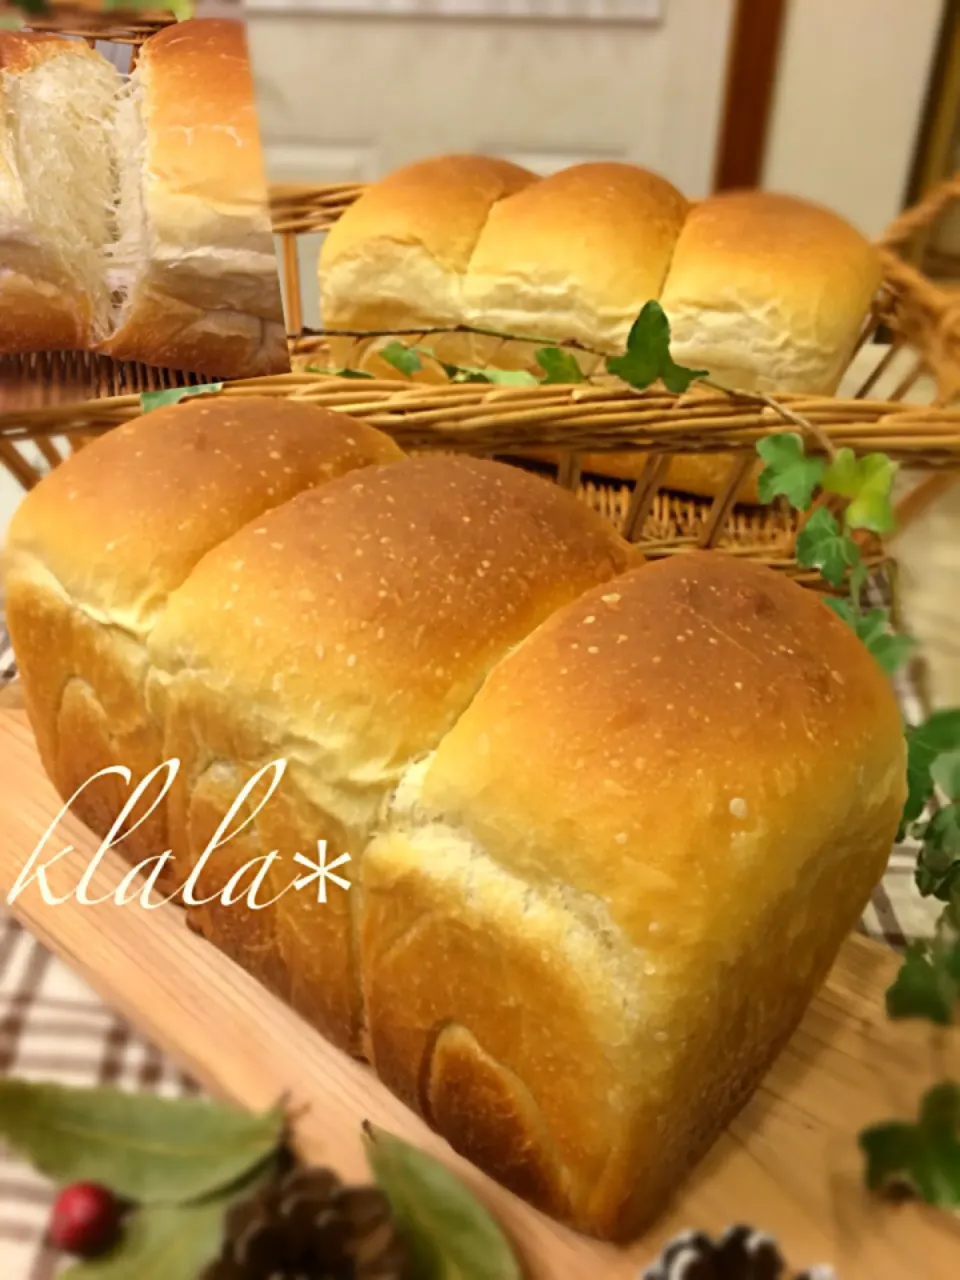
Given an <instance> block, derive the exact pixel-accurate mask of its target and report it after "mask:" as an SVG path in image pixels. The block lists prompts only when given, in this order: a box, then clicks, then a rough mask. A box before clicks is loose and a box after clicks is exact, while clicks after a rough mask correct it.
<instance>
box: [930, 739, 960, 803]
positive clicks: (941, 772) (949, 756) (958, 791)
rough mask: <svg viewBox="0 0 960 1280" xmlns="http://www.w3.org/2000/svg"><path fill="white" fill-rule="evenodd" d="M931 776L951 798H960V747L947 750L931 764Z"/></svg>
mask: <svg viewBox="0 0 960 1280" xmlns="http://www.w3.org/2000/svg"><path fill="white" fill-rule="evenodd" d="M930 776H931V777H932V778H933V781H934V783H935V785H936V786H938V787H939V788H940V790H941V791H942V792H943V794H944V795H945V796H947V798H948V799H950V800H960V749H958V750H957V751H946V752H944V754H943V755H942V756H938V757H937V759H936V760H935V761H934V762H933V764H932V765H931V766H930Z"/></svg>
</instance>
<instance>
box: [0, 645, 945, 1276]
mask: <svg viewBox="0 0 960 1280" xmlns="http://www.w3.org/2000/svg"><path fill="white" fill-rule="evenodd" d="M15 674H16V673H15V668H14V661H13V653H12V650H11V649H10V645H9V641H8V637H7V634H6V631H5V630H4V629H3V627H2V624H0V684H4V683H7V682H9V681H10V680H12V679H14V678H15ZM900 696H901V701H902V703H903V707H904V712H905V714H906V715H907V717H908V718H909V719H911V720H912V721H916V720H917V719H919V718H920V709H919V706H918V703H917V700H916V695H915V693H914V691H913V690H912V688H910V687H909V685H906V684H905V685H904V687H903V688H902V689H901V690H900ZM915 858H916V852H915V850H914V849H913V848H911V847H909V846H900V847H898V848H896V849H894V850H893V853H892V856H891V859H890V865H889V868H888V871H887V874H886V876H885V878H884V880H883V883H882V884H880V885H879V886H878V887H877V890H876V892H875V893H874V895H873V900H872V901H871V903H870V905H869V907H868V908H867V911H866V913H865V915H864V918H863V924H862V927H863V930H864V932H865V933H868V934H869V935H871V936H872V937H874V938H877V939H879V940H880V941H882V942H885V943H886V944H887V945H889V946H891V947H896V948H901V947H903V946H904V945H905V943H906V941H908V940H909V939H911V938H915V937H922V936H926V935H927V934H929V932H930V929H931V925H932V922H933V919H934V913H933V911H932V910H931V907H930V904H929V903H926V902H924V901H923V899H921V898H920V897H919V896H918V894H917V892H916V889H915V887H914V884H913V866H914V862H915ZM2 1075H17V1076H21V1077H27V1078H32V1079H38V1080H55V1081H58V1082H60V1083H63V1084H72V1085H93V1084H110V1085H116V1086H118V1087H120V1088H124V1089H133V1090H142V1091H149V1092H152V1093H163V1094H184V1093H191V1092H195V1091H196V1086H195V1085H194V1084H193V1082H192V1081H191V1080H190V1079H189V1078H188V1077H187V1076H185V1075H184V1074H183V1073H182V1072H181V1071H179V1070H178V1068H177V1067H176V1065H175V1064H174V1063H172V1062H171V1061H170V1060H169V1059H168V1058H165V1057H164V1056H163V1055H162V1054H161V1053H159V1052H158V1051H157V1050H156V1049H155V1048H153V1046H152V1045H150V1044H148V1043H147V1042H146V1041H145V1040H144V1039H143V1038H142V1037H141V1036H139V1035H138V1034H137V1032H136V1031H134V1030H133V1028H132V1027H131V1026H130V1025H129V1024H128V1023H127V1022H125V1021H124V1020H123V1019H122V1018H120V1017H118V1016H117V1015H116V1014H115V1013H114V1012H113V1011H112V1010H111V1009H110V1008H109V1007H108V1006H107V1005H105V1004H104V1003H103V1001H102V1000H101V999H100V998H99V997H98V996H97V995H96V993H95V992H94V991H92V990H91V989H90V988H89V987H88V986H87V985H86V984H85V983H84V982H82V981H81V980H80V979H79V978H78V977H77V976H76V975H75V974H74V973H72V972H71V971H70V969H68V968H67V967H66V965H64V964H62V963H61V962H60V961H59V960H57V959H55V958H54V957H53V956H52V955H51V954H50V953H49V952H48V951H46V950H45V949H44V948H43V947H42V946H41V945H40V944H39V943H38V942H36V941H35V940H34V939H33V938H32V937H31V936H30V935H29V934H28V933H27V932H26V931H25V930H24V929H22V928H21V927H20V926H19V925H18V924H17V923H16V922H15V921H14V920H13V919H12V918H11V917H10V916H9V915H8V914H7V913H6V912H5V911H4V910H3V908H2V907H0V1076H2ZM50 1199H51V1196H50V1189H49V1187H48V1185H47V1184H46V1183H45V1182H43V1180H42V1179H40V1178H38V1177H37V1176H36V1175H34V1174H33V1173H32V1172H31V1171H30V1170H29V1169H27V1168H25V1167H24V1166H23V1165H22V1164H20V1163H19V1162H18V1161H16V1160H14V1159H12V1158H6V1157H5V1156H4V1155H3V1153H2V1152H0V1280H52V1277H53V1276H55V1275H56V1272H57V1269H58V1262H57V1259H56V1256H55V1255H54V1254H53V1253H52V1252H51V1251H50V1250H48V1249H47V1248H46V1247H45V1246H44V1244H43V1231H44V1226H45V1223H46V1219H47V1213H48V1210H49V1205H50Z"/></svg>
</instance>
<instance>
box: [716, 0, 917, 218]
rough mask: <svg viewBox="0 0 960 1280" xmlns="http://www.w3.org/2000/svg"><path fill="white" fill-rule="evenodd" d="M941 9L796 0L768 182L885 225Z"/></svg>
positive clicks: (909, 154) (895, 201)
mask: <svg viewBox="0 0 960 1280" xmlns="http://www.w3.org/2000/svg"><path fill="white" fill-rule="evenodd" d="M708 2H709V0H708ZM941 9H942V2H941V0H791V3H790V6H789V9H788V17H787V26H786V31H785V34H784V43H783V51H782V55H781V66H780V77H779V80H778V84H777V90H776V95H775V99H774V109H773V118H772V120H771V122H770V133H769V136H768V140H767V161H766V165H765V168H764V174H763V182H764V185H765V186H767V187H770V188H774V189H779V190H782V191H791V192H795V193H796V194H797V195H803V196H806V197H807V198H808V199H811V200H819V201H820V202H821V203H823V204H827V205H830V206H831V207H832V208H834V209H836V210H837V211H838V212H839V213H842V214H844V215H845V216H846V217H848V218H849V219H850V220H851V221H852V222H854V223H855V224H857V225H858V226H860V227H861V228H862V229H863V230H864V231H865V232H867V234H869V235H877V234H879V232H880V231H882V230H883V228H884V227H885V226H886V224H887V223H888V222H889V221H890V220H891V219H892V218H894V217H895V216H896V215H897V214H898V213H899V212H900V209H901V201H902V199H903V195H904V190H905V187H906V183H907V179H908V175H909V171H910V165H911V162H912V159H913V149H914V142H915V139H916V134H917V128H918V126H919V123H920V117H921V114H922V111H923V106H924V101H925V96H926V92H927V84H928V78H929V74H930V68H931V62H932V58H933V53H934V47H935V44H936V38H937V32H938V28H939V24H940V13H941Z"/></svg>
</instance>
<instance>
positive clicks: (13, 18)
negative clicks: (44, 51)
mask: <svg viewBox="0 0 960 1280" xmlns="http://www.w3.org/2000/svg"><path fill="white" fill-rule="evenodd" d="M23 25H24V23H23V19H22V18H21V17H20V16H19V15H18V14H16V13H0V31H19V30H20V28H21V27H22V26H23Z"/></svg>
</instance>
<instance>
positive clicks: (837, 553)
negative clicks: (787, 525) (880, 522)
mask: <svg viewBox="0 0 960 1280" xmlns="http://www.w3.org/2000/svg"><path fill="white" fill-rule="evenodd" d="M797 561H798V563H799V564H802V565H805V566H806V567H807V568H808V569H819V570H820V572H821V573H822V574H823V576H824V578H826V580H827V582H829V583H830V584H831V586H834V587H842V586H843V583H844V579H845V578H846V576H847V571H848V570H849V569H853V568H856V567H857V566H858V565H859V564H860V552H859V550H858V548H857V544H856V543H855V542H854V541H853V539H852V538H850V537H848V536H847V534H845V533H844V532H843V530H842V529H841V528H840V525H839V524H838V523H837V520H836V517H835V516H834V515H833V514H832V513H831V512H830V511H828V510H827V508H826V507H820V508H819V509H818V510H817V511H815V512H814V513H813V515H812V516H811V517H810V519H809V520H808V521H807V523H806V524H805V525H804V527H803V529H802V530H801V531H800V533H799V534H798V535H797Z"/></svg>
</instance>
